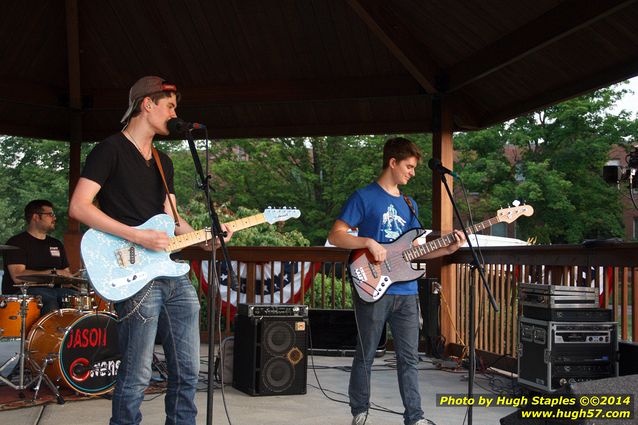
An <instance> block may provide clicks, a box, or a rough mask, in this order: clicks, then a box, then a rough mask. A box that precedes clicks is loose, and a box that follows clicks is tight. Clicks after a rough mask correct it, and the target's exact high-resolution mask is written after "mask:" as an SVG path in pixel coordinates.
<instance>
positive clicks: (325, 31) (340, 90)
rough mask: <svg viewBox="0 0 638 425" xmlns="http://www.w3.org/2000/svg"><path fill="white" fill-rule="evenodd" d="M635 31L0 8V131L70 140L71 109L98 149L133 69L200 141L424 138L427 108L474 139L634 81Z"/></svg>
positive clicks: (559, 13) (463, 11)
mask: <svg viewBox="0 0 638 425" xmlns="http://www.w3.org/2000/svg"><path fill="white" fill-rule="evenodd" d="M636 22H638V4H636V1H634V0H631V1H628V0H625V1H620V0H606V1H600V0H580V1H579V0H573V1H557V0H519V1H514V2H512V1H504V0H484V1H475V2H470V1H458V0H450V1H409V0H393V1H382V0H350V1H334V0H284V1H270V0H234V1H230V0H229V1H209V0H170V1H169V0H155V1H145V0H136V1H129V0H117V1H116V0H111V1H107V0H103V1H89V0H67V1H62V0H50V1H33V0H22V1H3V2H2V3H1V4H0V26H1V27H2V28H3V34H4V36H3V37H2V38H0V52H2V54H1V58H0V65H1V66H0V134H11V135H19V136H29V137H38V138H49V139H59V140H69V139H70V138H71V134H70V132H71V130H70V124H69V122H70V120H71V115H72V111H74V110H78V109H79V110H81V111H82V114H81V116H82V139H83V140H97V139H100V138H102V137H104V136H106V135H108V134H110V133H112V132H114V131H116V130H117V129H118V128H119V119H120V117H121V115H122V114H123V112H124V110H125V109H126V106H127V95H128V88H129V87H130V85H131V84H132V82H133V81H135V80H136V79H137V78H139V77H140V76H142V75H148V74H155V75H161V76H163V77H164V78H166V79H168V80H170V81H172V82H174V83H176V84H177V86H178V87H179V89H180V91H181V93H182V102H181V103H180V105H179V109H178V113H179V115H180V116H181V117H182V118H184V119H186V120H189V121H197V122H202V123H205V124H206V125H207V126H208V128H209V134H210V135H211V136H212V137H260V136H301V135H331V134H357V133H363V134H371V133H384V132H429V131H431V130H432V128H433V114H432V111H433V107H432V104H433V101H439V100H441V101H442V102H444V103H448V104H449V105H450V106H451V108H452V110H453V119H454V128H455V129H456V130H472V129H478V128H483V127H486V126H489V125H492V124H495V123H498V122H501V121H504V120H506V119H509V118H512V117H515V116H517V115H520V114H523V113H525V112H529V111H532V110H535V109H538V108H541V107H545V106H547V105H550V104H552V103H556V102H559V101H561V100H564V99H567V98H570V97H573V96H576V95H579V94H582V93H585V92H588V91H591V90H593V89H596V88H599V87H603V86H607V85H609V84H611V83H613V82H616V81H620V80H623V79H626V78H629V77H631V76H634V75H636V74H638V25H637V24H636ZM74 93H75V94H74ZM73 99H75V102H74V101H73ZM434 121H436V119H434Z"/></svg>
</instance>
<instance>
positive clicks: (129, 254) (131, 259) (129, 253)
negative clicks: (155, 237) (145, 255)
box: [115, 245, 137, 268]
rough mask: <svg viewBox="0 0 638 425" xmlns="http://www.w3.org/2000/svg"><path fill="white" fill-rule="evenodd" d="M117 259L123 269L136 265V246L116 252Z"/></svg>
mask: <svg viewBox="0 0 638 425" xmlns="http://www.w3.org/2000/svg"><path fill="white" fill-rule="evenodd" d="M115 258H117V264H118V265H119V266H120V267H122V268H126V267H128V266H130V265H131V264H135V263H136V262H137V251H136V250H135V246H133V245H131V246H130V247H128V248H121V249H118V250H116V251H115Z"/></svg>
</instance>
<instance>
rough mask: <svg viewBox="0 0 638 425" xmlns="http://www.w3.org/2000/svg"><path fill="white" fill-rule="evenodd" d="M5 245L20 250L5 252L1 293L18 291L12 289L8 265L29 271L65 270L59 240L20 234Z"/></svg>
mask: <svg viewBox="0 0 638 425" xmlns="http://www.w3.org/2000/svg"><path fill="white" fill-rule="evenodd" d="M7 245H13V246H17V247H19V248H20V249H16V250H10V251H5V253H4V276H3V278H2V293H3V294H16V293H18V292H19V291H18V289H17V288H14V287H13V280H12V279H11V274H10V273H9V270H8V268H7V266H8V265H9V264H24V265H25V267H26V268H27V269H29V270H47V269H60V270H61V269H66V268H67V267H69V262H68V260H67V258H66V253H65V252H64V246H63V245H62V242H60V241H59V240H57V239H55V238H52V237H51V236H47V237H46V238H45V239H38V238H35V237H33V236H31V235H30V234H29V233H28V232H22V233H20V234H18V235H15V236H13V237H12V238H10V239H9V240H8V241H7Z"/></svg>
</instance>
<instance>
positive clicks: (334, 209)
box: [211, 135, 431, 245]
mask: <svg viewBox="0 0 638 425" xmlns="http://www.w3.org/2000/svg"><path fill="white" fill-rule="evenodd" d="M411 138H412V139H413V140H415V142H416V143H417V144H418V145H419V146H420V147H421V148H422V149H423V150H424V151H425V152H426V153H427V152H430V150H431V149H430V146H431V143H430V138H429V136H426V135H418V136H411ZM386 139H387V137H386V136H349V137H340V138H337V137H312V138H278V139H271V140H228V141H224V142H218V143H217V146H218V149H217V150H216V151H215V152H214V153H213V154H212V159H211V161H212V166H211V170H212V176H213V177H212V185H213V187H214V188H215V194H214V197H215V200H217V201H223V202H224V203H225V204H226V205H227V206H228V207H229V208H230V209H237V207H239V206H244V207H248V208H251V209H257V210H261V209H263V208H265V207H267V206H277V207H279V206H294V207H296V208H299V209H300V210H301V212H302V215H301V217H300V219H299V220H291V221H290V223H289V224H287V226H290V228H292V229H297V230H299V231H301V232H302V233H303V234H304V236H305V237H307V238H308V239H309V240H310V242H311V244H313V245H323V243H324V241H325V239H326V237H327V234H328V231H329V230H330V227H331V226H332V223H333V222H334V220H335V218H336V217H337V216H338V214H339V211H340V209H341V206H342V205H343V203H344V202H345V201H346V199H347V198H348V196H350V194H351V193H352V192H353V191H354V190H355V189H357V188H358V187H361V186H363V185H365V184H367V183H369V182H371V181H373V180H374V179H375V178H376V177H377V175H378V174H379V172H380V169H381V165H382V153H383V152H382V151H383V144H384V143H385V140H386ZM426 170H427V169H426V168H425V167H421V168H420V169H419V171H418V172H417V178H415V179H413V181H412V182H411V183H410V184H409V185H408V187H406V188H405V192H406V193H409V194H411V195H413V196H414V197H415V199H416V201H417V202H418V203H419V204H420V205H422V208H421V210H420V215H421V218H422V219H424V220H425V222H429V221H430V217H431V213H430V209H429V208H428V202H429V200H430V199H431V187H430V186H431V184H430V180H429V179H430V178H431V174H430V173H429V170H427V171H426ZM423 206H425V207H423Z"/></svg>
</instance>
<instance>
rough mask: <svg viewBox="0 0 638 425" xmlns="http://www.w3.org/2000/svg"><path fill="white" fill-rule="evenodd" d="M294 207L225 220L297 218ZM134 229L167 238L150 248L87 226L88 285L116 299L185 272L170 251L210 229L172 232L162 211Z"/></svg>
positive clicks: (237, 223)
mask: <svg viewBox="0 0 638 425" xmlns="http://www.w3.org/2000/svg"><path fill="white" fill-rule="evenodd" d="M300 215H301V212H300V211H299V210H298V209H295V208H268V209H266V210H264V212H263V213H261V214H256V215H253V216H250V217H246V218H241V219H239V220H234V221H231V222H229V223H225V224H226V226H227V227H228V228H229V229H231V230H232V231H233V232H235V231H238V230H242V229H246V228H248V227H252V226H255V225H257V224H261V223H266V222H267V223H270V224H272V223H276V222H278V221H285V220H288V219H289V218H298V217H299V216H300ZM136 229H153V230H160V231H163V232H166V233H167V234H168V235H169V236H170V237H171V238H170V242H169V245H168V248H166V250H164V251H153V250H149V249H146V248H144V247H143V246H141V245H137V244H134V243H132V242H130V241H127V240H125V239H122V238H119V237H117V236H114V235H111V234H109V233H104V232H101V231H99V230H96V229H89V230H88V231H87V232H86V233H85V234H84V236H83V237H82V243H81V246H80V252H81V254H82V260H83V261H84V266H85V268H86V272H87V274H88V277H89V281H90V282H91V286H93V289H95V292H97V293H98V295H99V296H101V297H102V298H104V299H106V300H108V301H112V302H118V301H122V300H125V299H127V298H130V297H132V296H133V295H135V294H136V293H137V292H138V291H139V290H141V289H142V288H143V287H144V286H146V284H147V283H148V282H150V281H151V280H153V279H155V278H157V277H160V276H167V277H176V276H181V275H183V274H185V273H187V272H188V270H189V269H190V266H189V265H188V264H187V263H181V262H175V261H173V260H171V258H170V253H171V252H175V251H178V250H180V249H182V248H185V247H187V246H190V245H195V244H198V243H201V242H205V241H208V240H210V239H211V237H212V234H211V231H210V229H202V230H196V231H194V232H190V233H185V234H183V235H179V236H174V235H175V222H174V221H173V219H172V218H171V217H170V216H168V215H166V214H158V215H156V216H154V217H151V218H150V219H149V220H147V221H146V222H145V223H143V224H141V225H139V226H137V227H136Z"/></svg>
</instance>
